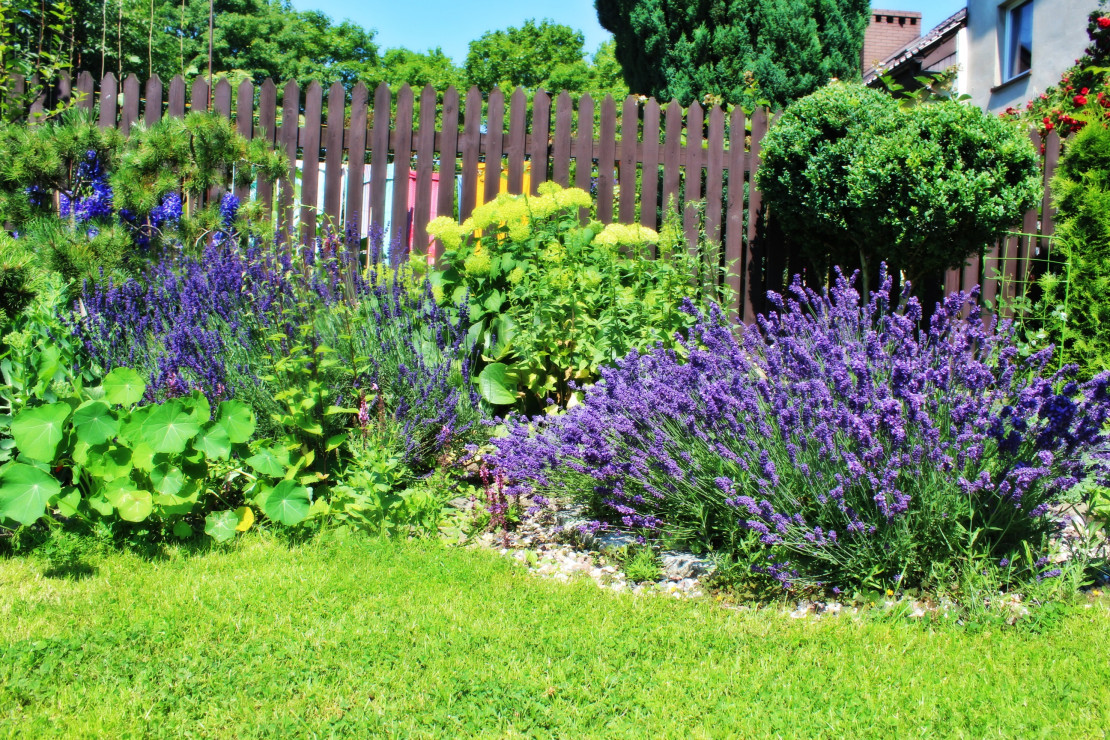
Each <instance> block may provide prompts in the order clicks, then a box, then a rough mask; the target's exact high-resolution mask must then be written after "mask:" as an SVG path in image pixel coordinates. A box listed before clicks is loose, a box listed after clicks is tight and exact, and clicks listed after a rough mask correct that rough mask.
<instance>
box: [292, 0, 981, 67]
mask: <svg viewBox="0 0 1110 740" xmlns="http://www.w3.org/2000/svg"><path fill="white" fill-rule="evenodd" d="M292 2H293V6H294V7H296V8H297V9H298V10H322V11H324V12H325V13H327V14H328V15H330V16H331V17H332V18H334V19H335V20H342V19H349V20H351V21H354V22H355V23H358V24H359V25H361V26H365V27H366V28H373V29H375V30H377V32H378V35H377V41H378V44H379V45H380V46H381V47H382V48H387V47H392V46H404V47H407V48H409V49H414V50H416V51H426V50H428V49H433V48H435V47H437V46H439V47H442V48H443V51H444V53H446V54H447V55H448V56H450V57H452V58H453V59H454V60H455V62H456V63H457V64H462V63H463V62H464V61H465V60H466V49H467V44H469V43H470V41H472V40H473V39H476V38H478V37H479V36H481V35H482V34H483V33H485V32H486V31H492V30H497V29H501V28H507V27H509V26H519V25H520V24H521V23H522V22H523V21H524V20H525V19H527V18H535V19H537V20H540V19H543V18H550V19H552V20H554V21H556V22H557V23H563V24H565V25H568V26H570V27H572V28H577V29H578V30H580V31H582V32H583V34H585V36H586V50H587V51H589V52H593V51H594V50H595V49H596V48H597V47H598V45H600V44H601V43H602V42H603V41H605V40H606V39H607V38H609V33H608V32H606V31H605V30H604V29H603V28H602V27H601V26H599V25H598V23H597V14H596V12H595V11H594V4H593V0H559V2H541V3H535V2H532V3H529V2H520V0H487V1H485V2H466V1H465V0H387V1H386V2H380V1H379V2H351V0H292ZM963 6H964V0H883V2H882V3H881V4H880V5H878V6H877V7H881V8H884V9H888V8H890V9H897V10H916V11H919V12H921V13H923V14H924V17H923V18H922V27H923V28H924V29H925V30H926V31H928V30H929V29H930V28H932V27H933V26H935V25H937V24H938V23H940V22H941V21H943V20H944V19H945V18H947V17H948V16H950V15H952V14H953V13H955V12H956V11H957V10H959V9H960V8H962V7H963Z"/></svg>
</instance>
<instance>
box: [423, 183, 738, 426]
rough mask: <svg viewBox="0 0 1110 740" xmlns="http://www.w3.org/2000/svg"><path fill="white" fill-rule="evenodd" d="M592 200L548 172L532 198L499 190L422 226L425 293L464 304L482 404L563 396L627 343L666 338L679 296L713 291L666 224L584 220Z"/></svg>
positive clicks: (678, 315) (681, 317)
mask: <svg viewBox="0 0 1110 740" xmlns="http://www.w3.org/2000/svg"><path fill="white" fill-rule="evenodd" d="M591 205H592V200H591V198H590V196H589V194H588V193H586V192H585V191H583V190H578V189H573V188H572V189H567V190H564V189H563V188H561V187H560V186H559V185H557V184H555V183H550V182H548V183H544V184H543V185H541V186H540V194H539V195H538V196H536V197H533V196H528V195H519V196H514V195H508V194H502V195H500V196H498V197H497V198H496V199H494V200H493V201H490V202H489V203H485V204H483V205H481V206H479V207H478V208H476V209H474V212H473V214H472V215H471V216H470V218H468V219H467V220H466V221H464V222H463V223H462V224H461V225H460V224H457V223H455V221H454V220H453V219H451V218H448V217H440V218H437V219H435V220H434V221H433V222H432V223H431V224H429V226H428V231H429V233H430V234H432V235H434V236H436V237H438V238H439V239H441V240H442V242H443V244H444V247H445V251H444V255H443V257H444V262H445V263H446V264H447V267H446V269H444V270H442V271H439V272H436V273H433V275H432V279H433V284H434V286H435V290H436V297H437V298H438V299H439V300H440V302H441V303H443V304H444V305H447V306H451V305H454V304H458V303H460V302H465V303H466V306H467V312H468V314H469V320H470V322H471V324H470V327H469V335H470V338H471V339H472V340H473V341H474V343H475V345H476V346H477V348H478V350H479V351H480V353H481V359H482V362H483V364H484V366H483V369H482V371H481V373H480V375H479V387H480V389H481V393H482V395H483V396H484V397H485V399H486V400H487V401H489V402H490V403H493V404H495V405H513V404H519V405H520V406H521V407H523V408H536V407H539V406H542V405H543V404H544V403H545V402H547V401H551V402H553V403H554V404H557V405H558V406H566V405H567V404H568V403H569V402H570V401H571V399H572V397H574V395H575V393H576V391H575V384H583V383H589V382H593V381H594V380H596V379H597V377H598V371H599V369H600V368H601V367H602V366H604V365H607V364H611V363H613V362H616V361H617V360H618V359H619V358H621V357H623V356H624V355H625V354H627V353H628V351H629V350H631V349H634V348H638V349H644V348H647V347H651V346H654V345H655V344H657V343H662V344H664V345H667V346H674V343H675V340H674V337H675V333H676V332H678V331H682V330H684V329H686V328H687V327H689V326H690V324H691V319H690V317H689V316H688V315H687V314H685V313H683V312H682V311H681V310H679V309H680V306H681V305H682V301H683V299H685V298H689V299H692V300H695V301H697V302H698V303H699V305H704V303H703V301H704V300H705V297H706V296H707V295H713V294H715V291H716V289H717V288H716V285H717V282H716V279H717V277H718V275H717V271H716V270H714V269H712V268H709V267H707V266H706V264H705V263H703V262H702V260H701V259H700V257H699V256H698V255H692V254H691V253H690V252H688V250H687V248H686V243H685V241H684V239H683V237H682V234H681V230H680V229H679V228H678V227H677V222H675V221H668V223H667V224H665V227H664V229H663V233H662V234H658V233H656V232H655V231H653V230H651V229H647V228H644V227H641V226H638V225H626V224H609V225H607V226H602V225H601V224H599V223H597V222H589V223H585V224H583V223H582V220H581V218H580V213H581V211H582V209H585V208H589V207H590V206H591ZM653 250H657V252H658V258H657V259H654V258H653V257H654V256H655V255H654V254H653Z"/></svg>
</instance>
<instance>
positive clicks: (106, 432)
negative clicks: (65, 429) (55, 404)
mask: <svg viewBox="0 0 1110 740" xmlns="http://www.w3.org/2000/svg"><path fill="white" fill-rule="evenodd" d="M73 428H74V430H76V432H77V439H79V440H81V441H82V442H85V443H87V444H90V445H98V444H100V443H101V442H107V441H108V440H109V439H111V438H113V437H115V436H116V435H117V434H119V421H118V420H117V419H116V417H115V415H114V414H113V413H112V410H111V409H110V408H109V407H108V404H106V403H104V402H103V401H85V403H83V404H81V405H80V406H78V407H77V410H76V411H74V412H73Z"/></svg>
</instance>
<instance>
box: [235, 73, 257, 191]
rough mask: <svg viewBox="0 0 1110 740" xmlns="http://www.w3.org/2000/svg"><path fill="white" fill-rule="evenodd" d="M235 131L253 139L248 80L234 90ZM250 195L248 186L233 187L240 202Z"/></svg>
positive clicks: (251, 101) (250, 88) (252, 96)
mask: <svg viewBox="0 0 1110 740" xmlns="http://www.w3.org/2000/svg"><path fill="white" fill-rule="evenodd" d="M235 130H236V131H237V132H239V135H240V136H242V137H243V138H244V139H246V140H248V141H250V140H251V139H253V138H254V85H252V84H251V81H250V80H243V81H242V82H240V83H239V88H238V90H236V100H235ZM250 195H251V186H250V185H249V184H245V185H235V197H236V198H238V199H239V201H240V202H243V201H245V200H247V199H248V198H249V197H250Z"/></svg>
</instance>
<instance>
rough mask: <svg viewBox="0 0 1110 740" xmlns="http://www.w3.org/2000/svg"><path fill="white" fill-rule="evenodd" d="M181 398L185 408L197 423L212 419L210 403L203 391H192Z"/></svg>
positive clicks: (205, 422) (204, 422)
mask: <svg viewBox="0 0 1110 740" xmlns="http://www.w3.org/2000/svg"><path fill="white" fill-rule="evenodd" d="M182 400H183V401H184V403H185V410H186V411H188V412H189V414H190V415H191V416H192V417H193V418H194V419H196V420H197V423H198V424H207V423H208V422H209V421H211V420H212V404H210V403H209V402H208V398H207V397H206V396H205V395H204V394H203V393H201V392H200V391H193V392H192V393H190V394H189V395H187V396H185V398H183V399H182Z"/></svg>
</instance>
